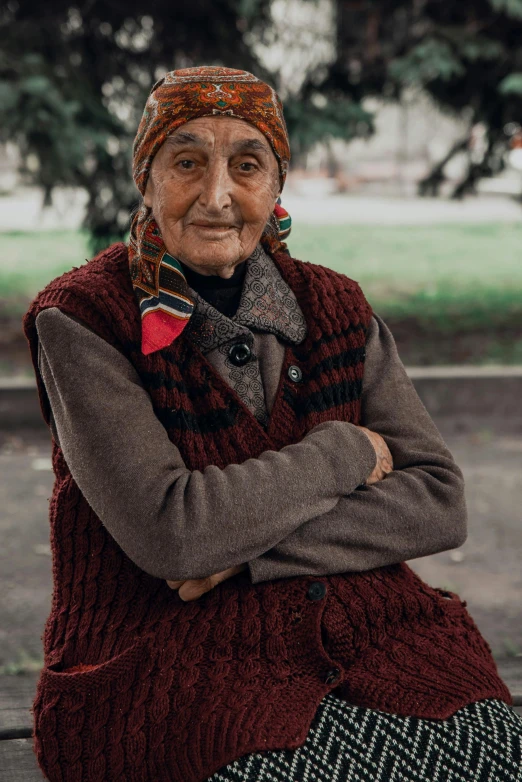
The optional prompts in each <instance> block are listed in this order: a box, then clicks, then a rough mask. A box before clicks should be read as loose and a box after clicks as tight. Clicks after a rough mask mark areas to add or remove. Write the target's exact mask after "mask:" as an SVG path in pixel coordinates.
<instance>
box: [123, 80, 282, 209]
mask: <svg viewBox="0 0 522 782" xmlns="http://www.w3.org/2000/svg"><path fill="white" fill-rule="evenodd" d="M204 117H209V118H212V119H216V120H220V119H224V120H226V119H237V120H240V121H245V122H246V123H247V124H250V125H251V126H253V127H254V128H255V129H256V130H258V131H259V132H260V134H261V135H262V136H264V137H265V140H266V141H268V143H269V145H270V148H271V150H272V152H273V154H274V155H275V157H276V160H277V163H278V167H279V178H280V184H281V187H282V186H283V184H284V181H285V178H286V172H287V168H288V162H289V160H290V148H289V143H288V133H287V129H286V124H285V120H284V117H283V107H282V104H281V101H280V100H279V97H278V95H277V93H276V92H275V91H274V90H273V88H272V87H270V86H269V85H267V84H265V83H264V82H262V81H260V80H259V79H257V78H256V77H255V76H253V75H252V74H250V73H247V72H246V71H233V70H231V69H227V68H213V67H210V68H206V67H205V68H190V69H187V70H185V71H172V72H170V73H168V74H166V75H165V76H164V77H163V78H162V79H160V80H159V81H158V82H157V83H156V84H155V85H154V87H153V88H152V90H151V93H150V95H149V98H148V100H147V103H146V105H145V110H144V113H143V117H142V120H141V122H140V126H139V128H138V133H137V135H136V138H135V140H134V147H133V176H134V181H135V182H136V185H137V187H138V190H140V192H141V193H142V194H143V192H144V189H145V185H146V182H147V179H148V174H149V170H150V166H151V164H152V161H153V159H154V156H155V154H156V153H157V151H158V150H159V148H160V147H161V146H162V145H163V143H164V142H165V140H166V138H167V137H168V136H171V135H172V134H173V133H174V131H176V130H177V129H178V128H181V127H182V126H187V125H188V124H189V122H191V121H194V120H196V119H198V118H204Z"/></svg>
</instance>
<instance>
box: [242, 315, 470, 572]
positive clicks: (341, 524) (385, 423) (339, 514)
mask: <svg viewBox="0 0 522 782" xmlns="http://www.w3.org/2000/svg"><path fill="white" fill-rule="evenodd" d="M361 424H362V425H363V426H366V427H368V429H372V430H373V431H375V432H378V433H379V434H380V435H381V436H382V437H383V438H384V440H385V442H386V444H387V445H388V448H389V449H390V452H391V454H392V457H393V463H394V470H393V472H391V473H389V474H388V475H387V476H386V477H385V478H384V479H383V480H381V481H379V482H378V483H374V484H371V485H369V486H362V487H359V488H358V489H357V490H356V491H354V492H353V493H351V494H350V495H347V496H343V497H341V498H340V500H339V502H338V503H337V504H336V505H335V506H334V507H333V508H332V509H331V510H330V511H327V512H326V513H324V514H323V515H321V516H318V517H317V518H315V519H310V520H309V521H307V522H306V523H304V524H302V525H301V526H300V527H299V528H298V529H296V530H294V531H293V532H292V533H291V534H290V535H288V536H287V537H286V538H285V539H284V540H282V541H280V542H279V543H278V544H277V545H276V546H274V547H273V548H272V549H270V550H269V551H267V552H265V553H264V554H262V555H260V556H259V557H257V558H256V559H254V560H251V561H250V562H249V563H248V564H249V569H250V576H251V579H252V582H253V583H259V582H260V581H267V580H272V579H276V578H283V577H289V576H300V575H317V576H319V575H328V574H334V573H344V572H347V571H361V570H371V569H373V568H377V567H383V566H385V565H391V564H395V563H398V562H403V561H405V560H408V559H415V558H416V557H424V556H427V555H428V554H434V553H436V552H439V551H446V550H448V549H452V548H456V547H458V546H461V545H462V544H463V543H464V541H465V540H466V537H467V508H466V501H465V497H464V480H463V476H462V472H461V470H460V468H459V467H458V466H457V465H456V464H455V461H454V459H453V457H452V455H451V453H450V451H449V450H448V448H447V447H446V444H445V443H444V441H443V439H442V437H441V435H440V433H439V431H438V429H437V428H436V426H435V424H434V422H433V421H432V419H431V417H430V415H429V414H428V412H427V410H426V408H425V406H424V405H423V403H422V401H421V399H420V398H419V396H418V394H417V392H416V391H415V387H414V386H413V383H412V382H411V380H410V378H409V377H408V375H407V373H406V370H405V368H404V366H403V364H402V362H401V360H400V358H399V355H398V352H397V348H396V345H395V341H394V339H393V336H392V334H391V332H390V330H389V328H388V327H387V325H386V324H385V323H384V321H383V320H382V318H380V317H379V316H378V315H375V314H374V317H373V318H372V323H371V327H370V329H369V333H368V335H367V351H366V362H365V369H364V383H363V393H362V420H361Z"/></svg>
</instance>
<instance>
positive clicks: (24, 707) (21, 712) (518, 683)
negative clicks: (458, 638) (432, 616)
mask: <svg viewBox="0 0 522 782" xmlns="http://www.w3.org/2000/svg"><path fill="white" fill-rule="evenodd" d="M496 662H497V665H498V670H499V673H500V675H501V677H502V679H503V680H504V681H505V683H506V685H507V687H508V688H509V691H510V692H511V695H512V696H513V702H514V706H513V710H514V711H515V712H517V713H518V714H520V715H521V716H522V657H508V658H505V659H502V660H497V661H496ZM37 679H38V675H37V674H31V675H26V674H24V675H21V676H0V782H42V780H45V777H44V776H43V774H42V772H41V771H40V769H39V768H38V764H37V762H36V756H35V754H34V752H33V748H32V738H31V737H32V730H33V721H32V714H31V712H30V711H29V709H30V707H31V705H32V703H33V700H34V696H35V693H36V682H37Z"/></svg>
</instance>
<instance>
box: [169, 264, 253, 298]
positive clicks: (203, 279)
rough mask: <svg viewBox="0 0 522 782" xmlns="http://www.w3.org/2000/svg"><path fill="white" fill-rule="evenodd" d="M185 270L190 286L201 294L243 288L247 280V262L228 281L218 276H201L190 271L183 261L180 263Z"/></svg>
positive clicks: (240, 265)
mask: <svg viewBox="0 0 522 782" xmlns="http://www.w3.org/2000/svg"><path fill="white" fill-rule="evenodd" d="M180 264H181V266H182V269H183V274H184V275H185V277H186V280H187V283H188V284H189V286H190V287H191V288H192V289H193V290H195V291H198V293H199V292H200V290H209V289H211V290H221V289H223V288H237V287H242V285H243V280H244V278H245V272H246V267H247V262H246V260H245V261H241V263H238V265H237V266H236V267H235V269H234V274H233V275H232V277H229V279H228V280H226V279H225V278H224V277H219V275H217V274H200V273H199V272H195V271H194V270H193V269H190V268H189V267H188V266H187V265H186V264H184V263H183V261H180Z"/></svg>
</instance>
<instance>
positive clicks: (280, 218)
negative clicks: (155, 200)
mask: <svg viewBox="0 0 522 782" xmlns="http://www.w3.org/2000/svg"><path fill="white" fill-rule="evenodd" d="M276 210H277V212H276ZM140 213H141V214H140ZM134 220H135V223H136V224H134V223H133V230H132V231H131V238H130V242H129V261H130V272H131V280H132V286H133V289H134V293H135V295H136V298H137V301H138V306H139V309H140V313H141V351H142V353H143V354H144V355H148V354H149V353H153V352H154V351H156V350H161V348H164V347H166V346H167V345H170V344H171V342H173V340H175V339H176V338H177V337H178V336H179V335H180V334H181V332H182V331H183V329H184V328H185V326H186V325H187V323H188V322H189V319H190V316H191V315H192V312H193V311H194V298H193V297H192V296H191V293H190V287H189V285H188V283H187V280H186V278H185V275H184V273H183V267H182V265H181V263H180V262H179V261H178V260H177V259H176V258H174V257H173V256H172V255H169V253H168V252H167V249H166V247H165V244H164V243H163V239H162V236H161V232H160V229H159V227H158V224H157V223H156V221H155V219H154V218H153V216H152V212H151V210H150V209H149V208H148V207H146V206H142V207H141V209H140V210H139V212H138V213H137V215H136V217H135V219H134ZM290 227H291V219H290V215H289V214H288V212H286V211H285V210H284V209H283V207H282V206H281V205H280V204H277V205H276V208H275V210H274V213H273V214H272V216H271V218H270V220H269V222H268V223H267V226H266V228H265V230H264V232H263V234H262V236H261V244H262V245H263V247H264V248H265V250H266V251H267V252H269V253H270V252H281V251H284V252H288V251H287V248H286V244H285V243H284V242H283V239H284V238H286V237H287V236H288V234H289V233H290ZM133 242H139V245H140V252H139V253H137V252H134V253H132V252H131V248H132V247H133Z"/></svg>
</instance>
